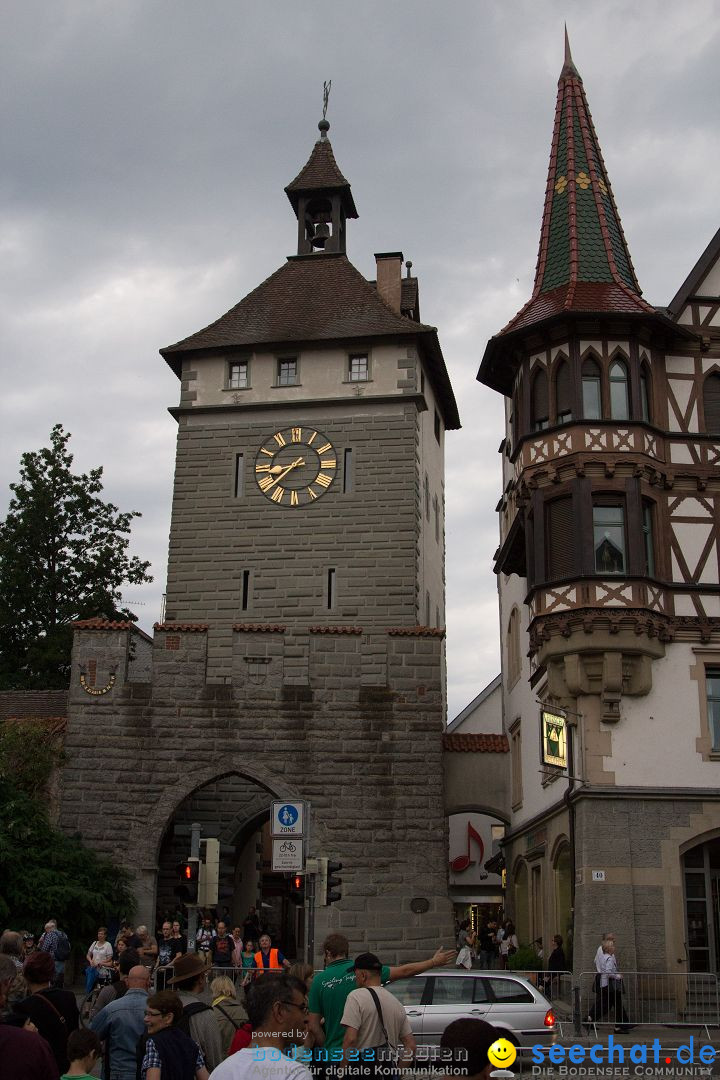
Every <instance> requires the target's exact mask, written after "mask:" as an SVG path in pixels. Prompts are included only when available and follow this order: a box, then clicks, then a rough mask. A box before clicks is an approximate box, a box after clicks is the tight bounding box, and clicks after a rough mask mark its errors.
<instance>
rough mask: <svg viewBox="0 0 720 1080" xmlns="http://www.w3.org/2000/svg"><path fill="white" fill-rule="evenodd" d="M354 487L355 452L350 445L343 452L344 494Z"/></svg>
mask: <svg viewBox="0 0 720 1080" xmlns="http://www.w3.org/2000/svg"><path fill="white" fill-rule="evenodd" d="M352 489H353V452H352V448H351V447H349V448H348V449H347V450H346V451H345V453H344V454H343V494H345V495H347V494H348V493H349V492H351V491H352Z"/></svg>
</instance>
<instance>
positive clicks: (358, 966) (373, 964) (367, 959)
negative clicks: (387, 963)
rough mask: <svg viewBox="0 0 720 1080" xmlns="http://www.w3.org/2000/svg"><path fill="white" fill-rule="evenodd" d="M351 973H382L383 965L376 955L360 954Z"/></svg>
mask: <svg viewBox="0 0 720 1080" xmlns="http://www.w3.org/2000/svg"><path fill="white" fill-rule="evenodd" d="M350 970H351V971H382V964H381V963H380V961H379V960H378V958H377V956H376V955H375V953H371V952H364V953H360V955H359V956H358V957H356V959H355V963H354V964H353V966H352V967H351V968H350Z"/></svg>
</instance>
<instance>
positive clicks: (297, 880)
mask: <svg viewBox="0 0 720 1080" xmlns="http://www.w3.org/2000/svg"><path fill="white" fill-rule="evenodd" d="M302 885H303V879H302V878H301V877H300V875H299V874H296V875H295V877H294V878H293V889H302Z"/></svg>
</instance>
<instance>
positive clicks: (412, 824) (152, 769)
mask: <svg viewBox="0 0 720 1080" xmlns="http://www.w3.org/2000/svg"><path fill="white" fill-rule="evenodd" d="M319 128H320V137H319V138H318V140H317V141H316V143H315V144H314V146H313V148H312V152H311V154H310V157H309V159H308V161H307V163H306V165H305V166H304V167H303V169H302V170H301V171H300V173H299V174H298V176H297V177H296V178H295V179H294V180H293V181H292V182H291V183H290V184H289V185H288V186H287V188H286V189H285V190H286V193H287V195H288V198H289V200H290V203H291V205H292V207H293V210H294V212H295V214H296V215H297V219H298V243H297V253H296V254H293V255H291V256H289V257H288V258H287V260H286V262H285V263H284V264H283V265H282V266H280V267H279V269H278V270H276V271H275V272H274V273H273V274H271V275H270V277H268V278H267V279H266V280H265V281H263V282H262V283H261V284H260V285H258V286H257V288H255V289H254V290H253V291H252V292H250V293H249V294H248V295H247V296H245V297H244V298H243V299H242V300H240V301H239V302H238V303H237V304H236V305H235V306H234V307H233V308H231V309H230V311H228V312H226V313H225V314H224V315H221V316H220V318H218V319H217V320H215V321H214V322H212V323H211V324H210V325H209V326H206V327H205V328H204V329H201V330H199V331H197V332H195V333H192V334H190V335H189V336H187V337H185V338H183V339H182V340H180V341H178V342H177V343H176V344H174V345H171V346H169V347H167V348H164V349H162V350H161V353H162V356H163V357H164V359H165V361H166V362H167V363H168V364H169V366H170V367H171V368H172V370H173V371H174V372H175V374H176V375H177V376H178V379H179V381H180V400H179V403H178V405H177V406H176V407H173V408H171V410H170V412H171V413H172V415H173V416H174V417H175V419H176V421H177V424H178V439H177V457H176V468H175V480H174V491H173V505H172V520H171V529H170V545H169V560H168V579H167V600H166V612H165V621H164V622H162V623H159V624H157V625H156V626H155V634H154V639H153V641H152V667H151V671H150V673H149V674H148V672H147V671H145V672H144V673H143V674H142V676H140V675H138V674H134V672H135V671H137V664H136V663H135V662H134V661H133V660H132V650H131V649H130V647H129V644H128V642H129V638H130V635H131V633H132V631H131V629H130V628H129V627H123V626H122V625H117V624H112V625H111V624H104V623H94V624H93V625H83V626H82V627H78V628H77V630H76V645H75V654H74V656H75V671H74V674H73V680H74V681H73V690H72V694H73V705H72V708H73V717H72V722H71V724H70V725H69V731H68V746H67V749H68V750H71V749H72V743H73V739H81V740H82V739H87V738H88V737H89V732H90V731H91V730H93V729H95V728H96V727H97V723H98V719H99V717H100V713H101V712H103V713H104V717H103V721H104V723H107V724H111V725H112V727H113V729H114V731H115V733H116V734H117V735H118V736H119V737H120V738H121V739H122V738H123V737H124V736H127V737H128V738H131V739H132V740H133V741H132V745H133V747H134V756H135V759H137V753H140V754H141V755H142V756H141V760H142V762H143V768H142V770H140V772H139V773H138V774H137V776H136V775H130V774H127V775H126V776H125V782H126V785H127V791H126V790H125V786H121V788H120V790H121V794H120V796H119V798H120V800H121V806H120V812H119V815H118V819H117V821H116V820H113V821H112V822H107V821H104V822H103V821H98V820H97V818H96V817H95V818H93V816H92V815H91V814H90V813H89V812H88V813H87V814H86V813H85V811H84V809H83V806H82V803H81V801H80V800H79V799H75V800H74V801H73V798H72V785H73V783H74V782H75V781H74V779H73V778H72V777H70V779H69V781H68V785H69V786H67V787H66V791H67V792H68V798H67V799H66V800H65V804H64V808H63V820H64V823H65V824H66V825H67V827H69V828H75V829H77V828H80V829H82V831H83V834H84V835H85V837H86V839H89V838H90V837H92V838H93V842H94V843H96V844H97V846H98V847H99V848H100V849H102V848H103V847H105V848H109V849H112V850H116V849H117V847H118V845H123V850H124V844H125V840H124V839H123V837H126V836H127V835H128V832H130V834H131V838H132V842H131V844H130V845H129V848H128V851H129V854H128V855H127V858H126V863H127V865H128V867H129V868H130V869H132V870H133V871H134V872H135V873H136V875H137V876H138V880H139V885H138V896H139V900H140V911H141V915H142V921H145V922H149V921H150V919H151V918H154V915H155V910H154V909H155V907H156V906H158V907H161V908H162V907H163V906H165V905H166V904H167V903H168V902H169V901H170V897H171V886H170V887H168V881H169V878H170V874H171V868H172V866H173V865H174V864H175V863H177V861H178V853H179V850H180V849H179V847H178V845H181V843H182V841H181V840H180V839H178V838H179V837H181V836H182V835H184V833H183V831H182V830H183V829H185V828H186V827H187V826H188V823H189V822H190V821H191V820H201V819H202V815H203V814H204V813H207V814H208V815H209V820H210V821H211V823H212V827H213V828H216V829H217V830H218V834H219V837H220V839H221V840H222V842H223V845H224V850H228V849H234V850H235V853H236V854H235V856H234V861H233V858H232V857H230V856H228V860H229V861H228V863H227V865H225V864H222V865H221V886H222V885H223V882H224V883H225V887H226V890H229V892H232V891H233V889H234V890H235V893H234V895H235V899H234V900H233V903H234V904H235V905H236V908H237V910H236V908H235V907H233V909H232V916H233V918H234V919H235V920H236V921H237V920H238V919H240V918H242V917H244V914H245V912H246V911H247V907H248V906H249V905H250V904H251V903H254V904H257V903H258V902H260V901H261V900H262V902H263V903H265V902H266V901H267V902H268V903H271V904H275V903H276V899H273V898H274V897H275V898H276V897H277V895H279V894H280V893H282V884H283V882H282V881H280V882H279V881H278V880H277V878H278V875H273V874H272V873H271V872H270V870H269V868H268V867H262V866H260V867H259V868H258V866H259V864H258V866H256V856H255V848H254V846H252V845H254V844H258V845H259V844H260V836H259V833H258V830H260V829H261V828H262V825H263V822H264V821H266V820H267V817H268V811H269V806H270V801H271V800H272V798H273V797H276V798H283V799H285V798H287V799H292V798H296V799H304V800H307V801H308V802H309V803H310V804H311V807H312V813H311V841H310V855H311V856H317V855H325V856H328V857H330V858H332V859H334V860H339V861H341V862H342V863H343V866H344V869H343V875H342V876H343V890H342V895H343V899H342V900H341V901H340V903H339V904H338V905H335V906H333V908H332V909H329V908H320V909H319V912H318V919H317V924H316V941H317V942H318V943H319V942H320V941H321V940H322V938H321V935H322V934H323V933H324V931H325V930H326V929H328V928H329V927H330V926H331V925H336V926H337V925H338V924H337V923H334V924H333V923H332V920H331V919H330V912H331V911H332V912H337V911H339V913H340V919H341V921H340V924H339V926H340V928H342V930H343V932H344V933H347V934H348V936H349V937H350V939H351V942H352V944H353V947H354V948H355V947H356V948H357V951H362V947H363V946H365V947H371V946H372V947H375V945H376V943H377V942H379V941H380V940H381V939H382V940H383V941H392V942H394V943H396V948H397V953H398V955H400V954H401V955H403V956H404V957H412V956H413V955H416V956H421V955H422V956H424V955H427V949H428V947H429V946H430V944H431V943H433V942H437V941H440V940H448V939H449V938H450V937H451V931H452V921H451V907H450V903H449V900H448V897H447V850H446V842H445V816H444V807H443V790H442V733H443V730H444V653H443V639H444V622H445V593H444V464H443V462H444V443H445V434H446V431H448V430H452V429H455V428H458V427H459V426H460V422H459V417H458V411H457V405H456V402H455V398H454V395H453V390H452V387H451V384H450V380H449V377H448V374H447V370H446V367H445V362H444V359H443V355H442V351H441V348H440V344H439V341H438V336H437V331H436V330H435V328H434V327H433V326H429V325H426V324H424V323H422V322H420V317H419V302H418V282H417V278H415V277H411V276H410V269H409V267H410V264H407V267H408V269H407V276H403V255H402V253H400V252H398V251H392V252H384V253H380V254H378V255H376V261H377V263H376V265H377V280H375V281H371V280H367V279H366V278H365V277H364V276H363V275H362V274H361V273H360V272H359V271H358V270H357V269H356V268H355V266H353V264H352V263H351V262H350V260H349V259H348V257H347V254H346V247H347V244H346V225H347V222H348V221H349V220H352V219H353V218H356V217H357V210H356V208H355V203H354V200H353V196H352V193H351V189H350V184H349V183H348V181H347V180H346V179H345V177H344V176H343V174H342V173H341V171H340V169H339V167H338V165H337V163H336V161H335V157H334V154H333V150H332V146H331V144H330V140H329V138H328V128H329V124H328V123H327V121H326V120H325V119H323V120H322V121H321V123H320V125H319ZM90 656H92V658H93V662H94V666H93V669H92V670H93V672H97V675H96V678H97V680H98V685H100V684H101V681H102V682H104V680H105V675H106V672H107V671H110V670H113V671H114V672H115V682H114V684H113V687H112V690H111V691H110V692H108V693H107V694H105V695H104V696H103V697H95V698H92V699H90V698H89V697H88V696H87V695H86V694H85V693H84V692H83V690H82V688H81V687H80V684H79V682H78V680H79V674H80V672H81V671H83V670H87V665H88V662H89V661H88V657H90ZM140 702H141V703H142V708H141V709H138V704H139V703H140ZM119 745H121V744H119ZM161 759H162V760H161ZM165 760H169V761H171V762H172V769H171V770H170V773H171V775H170V773H169V772H168V770H167V766H166V765H165V766H164V765H163V761H165ZM79 782H80V779H79V778H78V783H79ZM139 805H142V807H143V813H142V817H143V821H142V823H141V822H140V821H139V819H138V812H137V807H138V806H139ZM194 815H195V816H194ZM114 830H117V837H116V836H115V831H114ZM251 841H252V844H251ZM249 844H251V846H252V852H251V854H250V855H248V854H247V853H248V851H249V850H250V848H249V847H248V845H249ZM181 857H182V856H181ZM228 895H229V893H228ZM283 896H284V894H283ZM413 898H414V899H416V900H417V899H418V898H422V900H423V902H422V903H421V904H420V905H419V906H420V908H422V909H423V913H422V914H421V915H412V917H410V912H411V909H410V907H409V904H410V900H411V899H413ZM425 901H427V905H426V904H425ZM278 903H279V901H278ZM282 903H283V904H285V903H286V901H285V900H283V901H282ZM288 903H289V901H288ZM417 906H418V905H417V904H416V907H417ZM241 908H243V910H240V909H241ZM283 912H285V914H283V915H282V918H281V917H280V915H278V917H277V919H276V920H275V921H276V923H277V924H278V925H276V931H277V932H278V936H285V937H286V938H287V937H288V936H289V937H290V938H292V936H293V933H291V929H290V928H289V924H288V923H287V919H286V914H287V912H286V907H283ZM418 927H420V928H422V929H424V930H426V931H427V935H426V937H424V936H423V937H418V935H417V929H418ZM294 933H295V938H296V939H297V940H298V941H299V936H302V935H301V931H300V930H297V928H296V932H294ZM285 951H286V952H287V951H288V949H287V948H286V950H285ZM431 951H432V950H431ZM383 955H384V956H386V955H387V958H388V959H392V956H393V955H394V950H393V949H389V950H385V951H384V954H383Z"/></svg>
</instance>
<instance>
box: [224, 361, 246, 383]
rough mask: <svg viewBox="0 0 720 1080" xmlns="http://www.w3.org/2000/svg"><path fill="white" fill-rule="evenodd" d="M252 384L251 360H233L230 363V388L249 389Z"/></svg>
mask: <svg viewBox="0 0 720 1080" xmlns="http://www.w3.org/2000/svg"><path fill="white" fill-rule="evenodd" d="M249 386H250V361H249V360H231V361H230V363H229V364H228V389H229V390H247V389H248V387H249Z"/></svg>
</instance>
